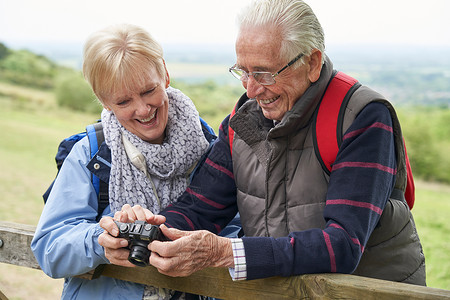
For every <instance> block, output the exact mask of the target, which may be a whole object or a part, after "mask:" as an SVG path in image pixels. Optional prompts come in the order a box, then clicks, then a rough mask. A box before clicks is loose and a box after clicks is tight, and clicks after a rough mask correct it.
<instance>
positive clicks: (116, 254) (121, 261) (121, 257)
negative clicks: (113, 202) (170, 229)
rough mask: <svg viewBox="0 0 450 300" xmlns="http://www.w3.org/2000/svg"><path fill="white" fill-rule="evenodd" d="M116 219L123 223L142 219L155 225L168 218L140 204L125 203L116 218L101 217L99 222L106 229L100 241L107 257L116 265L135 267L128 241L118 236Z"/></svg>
mask: <svg viewBox="0 0 450 300" xmlns="http://www.w3.org/2000/svg"><path fill="white" fill-rule="evenodd" d="M114 220H116V221H119V222H123V223H133V222H134V221H136V220H141V221H146V222H147V223H150V224H153V225H160V224H162V223H164V222H165V220H166V218H165V217H164V216H160V215H154V214H153V213H152V212H151V211H149V210H148V209H145V208H142V207H141V206H139V205H135V206H133V207H131V206H130V205H129V204H125V205H124V206H123V207H122V210H121V211H118V212H116V213H115V214H114V219H113V218H111V217H103V218H101V220H100V223H99V224H100V227H102V228H103V229H105V231H104V232H103V233H102V234H101V235H100V236H99V237H98V243H99V244H100V246H102V247H103V248H104V249H105V256H106V258H107V259H108V260H109V262H110V263H112V264H115V265H119V266H124V267H135V265H134V264H132V263H131V262H129V261H128V255H129V253H130V251H129V250H128V249H125V248H124V247H127V246H128V241H127V240H126V239H122V238H120V239H119V238H116V236H117V235H118V234H119V229H118V228H117V225H116V223H114Z"/></svg>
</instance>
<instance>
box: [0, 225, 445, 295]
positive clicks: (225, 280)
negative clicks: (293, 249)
mask: <svg viewBox="0 0 450 300" xmlns="http://www.w3.org/2000/svg"><path fill="white" fill-rule="evenodd" d="M34 229H35V227H34V226H30V225H23V224H16V223H10V222H2V221H0V263H9V264H14V265H19V266H23V267H29V268H34V269H39V265H38V264H37V262H36V259H35V258H34V255H33V253H32V252H31V250H30V243H31V240H32V238H33V234H34ZM97 271H100V269H97ZM100 272H101V276H109V277H113V278H117V279H122V280H128V281H133V282H137V283H142V284H149V285H153V286H158V287H164V288H170V289H174V290H178V291H184V292H189V293H194V294H200V295H205V296H211V297H216V298H221V299H252V300H255V299H400V300H401V299H405V300H413V299H450V291H447V290H442V289H436V288H430V287H422V286H415V285H410V284H404V283H398V282H391V281H384V280H378V279H372V278H365V277H359V276H353V275H344V274H311V275H302V276H293V277H272V278H267V279H258V280H249V281H239V282H233V281H232V280H231V279H230V275H229V274H228V270H227V269H226V268H209V269H205V270H203V271H199V272H196V273H194V274H193V275H191V276H188V277H169V276H165V275H162V274H160V273H159V272H158V271H157V270H156V269H155V268H153V267H145V268H141V267H136V268H124V267H119V266H115V265H105V266H104V267H103V268H102V269H101V271H100ZM98 275H100V274H99V272H96V273H95V274H94V271H93V272H91V273H89V274H84V275H81V277H84V278H91V279H92V280H95V279H93V277H95V276H98ZM0 299H1V300H3V299H6V297H5V296H4V295H3V294H2V292H1V291H0Z"/></svg>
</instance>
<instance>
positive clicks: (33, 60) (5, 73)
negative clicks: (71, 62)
mask: <svg viewBox="0 0 450 300" xmlns="http://www.w3.org/2000/svg"><path fill="white" fill-rule="evenodd" d="M0 68H1V70H2V72H1V73H0V79H2V80H5V81H8V82H12V83H15V84H20V85H27V86H32V87H38V88H52V87H53V79H54V76H55V74H56V72H57V70H58V68H59V67H58V66H57V65H56V64H55V63H53V62H52V61H51V60H49V59H48V58H46V57H44V56H41V55H36V54H34V53H32V52H30V51H28V50H18V51H11V50H9V54H8V55H7V56H6V57H4V58H3V59H2V60H0Z"/></svg>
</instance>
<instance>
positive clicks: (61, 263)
mask: <svg viewBox="0 0 450 300" xmlns="http://www.w3.org/2000/svg"><path fill="white" fill-rule="evenodd" d="M83 73H84V76H85V78H86V80H87V81H88V82H89V84H90V85H91V87H92V89H93V91H94V93H95V95H96V96H97V98H98V99H99V101H100V102H101V104H102V105H103V107H104V110H103V112H102V118H101V123H102V126H103V132H104V136H105V143H106V145H105V144H102V146H101V147H100V150H99V153H101V152H102V151H105V147H106V153H107V154H108V155H106V156H105V157H108V156H109V153H110V157H111V159H110V162H109V161H107V162H106V165H109V164H110V175H109V206H108V207H107V208H106V209H105V210H104V211H103V216H112V215H113V214H114V213H115V212H116V211H119V210H120V209H121V208H122V206H123V205H125V204H127V205H131V206H133V205H140V206H143V207H145V208H147V209H149V210H151V211H152V212H153V213H154V214H157V213H159V211H160V210H162V209H164V208H165V207H167V206H168V205H169V204H170V203H171V202H172V201H173V200H176V199H177V198H178V196H179V195H181V193H183V191H184V190H185V189H186V187H187V185H188V181H189V175H190V173H191V172H192V169H193V168H194V167H195V165H196V164H197V163H198V162H199V161H201V158H202V155H203V154H204V153H205V152H206V151H207V149H208V147H209V144H210V142H211V141H212V139H214V135H213V134H212V133H213V132H212V130H211V129H210V127H209V126H207V125H206V124H205V123H204V122H202V120H201V119H200V118H199V115H198V112H197V110H196V108H195V106H194V104H193V103H192V101H191V100H190V99H189V98H188V97H187V96H185V95H184V94H183V93H181V92H180V91H179V90H176V89H174V88H171V87H170V86H169V83H170V79H169V74H168V72H167V69H166V66H165V63H164V59H163V52H162V48H161V46H160V45H159V44H158V43H157V42H156V41H155V40H154V39H153V38H152V37H151V36H150V35H149V34H148V33H147V32H146V31H145V30H143V29H141V28H139V27H136V26H132V25H120V26H113V27H109V28H106V29H104V30H101V31H99V32H97V33H95V34H93V35H92V36H91V37H90V38H89V39H88V40H87V42H86V45H85V49H84V64H83ZM202 124H203V125H202ZM105 157H103V160H105ZM96 159H99V160H102V158H99V157H97V158H96ZM90 160H91V157H90V152H89V141H88V139H87V138H84V139H82V140H80V141H79V142H78V143H76V144H75V146H74V147H73V149H72V151H71V152H70V154H69V155H68V156H67V158H66V159H65V161H64V164H63V166H62V168H61V170H60V172H59V174H58V176H57V178H56V180H55V182H54V185H53V188H52V190H51V193H50V195H49V198H48V200H47V203H46V205H45V207H44V210H43V212H42V215H41V218H40V220H39V224H38V226H37V229H36V234H35V237H34V239H33V241H32V245H31V247H32V250H33V252H34V254H35V256H36V258H37V260H38V262H39V264H40V266H41V268H42V270H43V271H44V272H45V273H46V274H47V275H49V276H51V277H54V278H61V277H64V278H65V282H64V290H63V293H62V299H178V298H179V297H180V296H181V297H182V298H185V297H186V295H185V294H181V293H179V292H175V291H169V290H163V289H158V288H154V287H149V286H144V285H140V284H136V283H131V282H126V281H121V280H116V279H112V278H108V277H103V276H100V277H99V278H97V279H94V280H90V281H89V280H84V279H81V278H78V277H74V276H75V275H79V274H83V273H85V272H87V271H90V270H92V269H94V268H96V267H97V266H99V265H100V264H108V263H110V261H108V259H107V258H106V256H105V250H104V248H103V247H102V246H100V245H99V242H98V238H99V236H100V235H101V234H102V232H103V229H101V227H100V226H99V223H98V222H97V220H96V216H97V209H98V204H97V194H96V191H95V189H94V187H93V185H92V182H91V175H92V174H91V171H90V170H89V169H88V168H87V165H88V163H89V162H90ZM106 160H108V158H106ZM125 246H126V245H125ZM124 251H127V250H125V249H124ZM130 265H131V264H130Z"/></svg>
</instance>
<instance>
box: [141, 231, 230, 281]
mask: <svg viewBox="0 0 450 300" xmlns="http://www.w3.org/2000/svg"><path fill="white" fill-rule="evenodd" d="M160 228H161V230H162V232H163V233H164V235H165V236H166V237H168V238H169V239H171V240H172V241H171V242H161V241H153V242H152V243H150V244H149V246H148V248H149V250H150V251H152V254H151V256H150V264H151V265H153V266H154V267H156V268H157V269H158V271H159V272H160V273H162V274H165V275H168V276H173V277H177V276H188V275H191V274H192V273H194V272H196V271H199V270H202V269H204V268H207V267H232V266H234V260H233V251H232V247H231V241H230V240H229V239H228V238H224V237H220V236H217V235H215V234H213V233H211V232H209V231H206V230H198V231H181V230H178V229H174V228H167V227H166V226H165V225H161V227H160Z"/></svg>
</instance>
